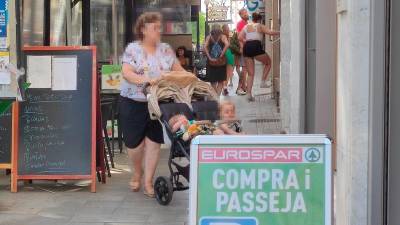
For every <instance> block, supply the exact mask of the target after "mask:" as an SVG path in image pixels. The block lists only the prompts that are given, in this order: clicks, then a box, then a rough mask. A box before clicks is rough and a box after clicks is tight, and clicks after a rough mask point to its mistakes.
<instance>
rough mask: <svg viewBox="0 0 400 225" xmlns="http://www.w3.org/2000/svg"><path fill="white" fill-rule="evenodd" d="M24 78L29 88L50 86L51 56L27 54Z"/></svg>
mask: <svg viewBox="0 0 400 225" xmlns="http://www.w3.org/2000/svg"><path fill="white" fill-rule="evenodd" d="M26 79H27V82H28V83H30V84H31V85H30V86H29V88H51V56H31V55H30V56H28V57H27V74H26Z"/></svg>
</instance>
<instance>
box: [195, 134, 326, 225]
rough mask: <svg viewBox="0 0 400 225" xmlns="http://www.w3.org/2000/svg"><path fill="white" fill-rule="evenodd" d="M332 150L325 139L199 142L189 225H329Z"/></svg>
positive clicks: (229, 138) (216, 139) (235, 138)
mask: <svg viewBox="0 0 400 225" xmlns="http://www.w3.org/2000/svg"><path fill="white" fill-rule="evenodd" d="M330 148H331V145H330V141H329V140H328V139H327V138H325V137H323V136H315V137H311V136H272V137H268V136H254V137H249V136H241V137H238V136H227V137H206V136H203V137H199V138H198V139H196V140H195V141H193V144H192V149H191V187H190V188H191V189H190V192H191V195H190V196H191V200H190V202H191V204H190V222H191V223H190V224H191V225H195V224H196V225H292V224H296V225H330V224H331V209H332V207H331V196H332V193H331V153H330V152H331V149H330Z"/></svg>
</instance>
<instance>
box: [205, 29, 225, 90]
mask: <svg viewBox="0 0 400 225" xmlns="http://www.w3.org/2000/svg"><path fill="white" fill-rule="evenodd" d="M228 48H229V42H228V39H227V38H226V36H225V35H223V34H222V29H221V26H220V25H219V24H213V26H212V28H211V33H210V35H208V36H207V38H206V41H205V48H204V51H205V53H206V55H207V58H208V62H207V76H206V77H207V79H206V80H207V81H208V82H210V83H211V85H212V86H213V88H214V89H215V91H216V92H217V94H218V96H219V95H221V91H222V88H223V87H224V82H225V80H226V61H227V60H226V57H225V52H226V50H228Z"/></svg>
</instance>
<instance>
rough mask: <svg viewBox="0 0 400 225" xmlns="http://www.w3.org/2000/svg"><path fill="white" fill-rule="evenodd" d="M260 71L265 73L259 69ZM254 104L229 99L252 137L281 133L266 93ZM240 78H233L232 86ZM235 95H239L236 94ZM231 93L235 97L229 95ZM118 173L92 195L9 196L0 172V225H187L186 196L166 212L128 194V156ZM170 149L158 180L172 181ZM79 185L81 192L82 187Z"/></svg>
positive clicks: (68, 185)
mask: <svg viewBox="0 0 400 225" xmlns="http://www.w3.org/2000/svg"><path fill="white" fill-rule="evenodd" d="M257 69H258V71H260V70H261V68H259V66H258V68H257ZM257 78H258V79H257V80H256V83H255V95H256V102H254V103H248V102H247V101H246V99H245V97H238V96H235V95H234V94H232V96H229V97H226V98H229V99H231V100H232V101H234V102H235V103H236V105H237V111H238V112H237V114H238V117H239V118H240V119H242V120H243V125H244V130H245V131H246V133H248V134H269V133H279V132H280V127H281V126H280V118H279V113H278V111H277V108H276V107H275V101H274V100H273V99H270V96H269V95H268V91H269V90H268V89H258V88H257V87H258V86H259V83H258V81H259V76H258V77H257ZM235 81H237V76H235V78H234V83H236V82H235ZM233 90H235V89H234V88H233ZM231 92H233V91H231ZM115 157H116V158H115V161H116V169H113V171H112V177H111V178H109V179H108V180H107V184H98V185H97V193H90V192H89V188H88V187H85V186H84V185H86V184H85V183H78V184H74V183H72V182H62V181H60V182H59V183H54V182H45V181H40V182H39V181H36V182H34V183H33V184H31V185H25V186H24V185H22V184H21V183H20V185H21V186H20V188H19V192H18V193H17V194H12V193H10V192H9V176H5V175H4V174H5V173H4V171H0V225H78V224H79V225H128V224H129V225H156V224H157V225H183V224H184V222H185V221H186V215H187V206H188V193H187V192H175V193H174V196H173V200H172V202H171V203H170V205H168V206H160V205H158V204H157V202H156V201H155V200H154V199H149V198H147V197H145V196H144V195H143V194H142V193H141V192H139V193H133V192H130V191H129V189H128V185H127V183H128V180H129V175H130V170H129V166H128V163H127V162H128V161H127V156H126V153H125V152H124V153H122V154H119V153H116V154H115ZM167 157H168V149H166V148H164V149H163V150H162V157H161V161H160V164H159V168H158V171H157V174H158V175H168V170H167ZM78 185H80V186H78Z"/></svg>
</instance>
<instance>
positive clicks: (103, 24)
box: [90, 0, 112, 62]
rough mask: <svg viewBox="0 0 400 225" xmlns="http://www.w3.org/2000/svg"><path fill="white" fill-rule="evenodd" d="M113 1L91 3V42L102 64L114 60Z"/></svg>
mask: <svg viewBox="0 0 400 225" xmlns="http://www.w3.org/2000/svg"><path fill="white" fill-rule="evenodd" d="M111 18H112V0H103V1H98V0H91V1H90V23H91V26H90V40H91V43H92V44H94V45H96V46H97V58H98V60H99V61H100V62H109V61H111V59H112V19H111Z"/></svg>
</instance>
